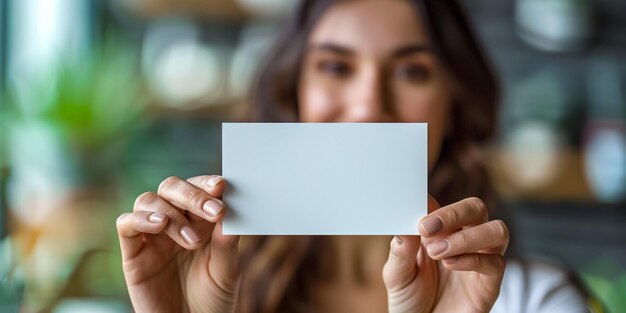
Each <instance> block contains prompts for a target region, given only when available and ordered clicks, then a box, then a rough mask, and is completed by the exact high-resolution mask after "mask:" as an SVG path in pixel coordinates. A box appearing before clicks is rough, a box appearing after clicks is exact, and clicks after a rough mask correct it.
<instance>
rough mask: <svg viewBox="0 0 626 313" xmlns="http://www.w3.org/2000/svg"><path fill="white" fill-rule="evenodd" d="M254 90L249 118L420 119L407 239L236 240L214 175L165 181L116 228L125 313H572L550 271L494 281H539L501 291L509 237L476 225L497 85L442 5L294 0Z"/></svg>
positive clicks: (572, 294)
mask: <svg viewBox="0 0 626 313" xmlns="http://www.w3.org/2000/svg"><path fill="white" fill-rule="evenodd" d="M258 82H259V84H258V86H257V91H256V93H255V99H253V103H254V111H255V113H254V116H255V118H256V119H257V120H262V121H293V120H297V121H302V122H428V123H429V132H428V135H429V142H428V144H429V147H428V151H429V156H428V157H429V167H430V173H431V176H430V179H429V181H430V186H429V189H430V194H431V195H432V197H431V199H430V201H429V212H430V214H429V215H428V216H426V217H425V218H424V219H423V220H422V221H421V222H420V224H419V225H416V227H419V228H420V233H421V234H422V236H421V238H420V237H418V236H396V237H393V238H391V237H374V236H372V237H361V236H354V237H352V236H337V237H331V236H328V237H307V236H302V237H287V236H274V237H246V238H243V239H242V240H241V243H240V242H239V238H238V237H237V236H225V235H222V234H221V233H222V225H221V222H220V221H221V220H222V219H223V216H224V214H226V209H225V204H224V203H223V202H222V201H221V200H220V197H221V195H222V193H223V192H224V189H225V188H227V182H226V181H225V180H224V179H223V178H222V177H220V176H217V175H205V176H197V177H192V178H189V179H187V180H183V179H180V178H177V177H170V178H167V179H165V180H164V181H163V182H162V183H161V184H160V186H159V188H158V191H157V192H156V193H153V192H147V193H144V194H142V195H141V196H139V197H138V198H137V201H136V202H135V205H134V209H133V213H125V214H123V215H121V216H120V217H119V218H118V222H117V227H118V232H119V235H120V245H121V248H122V257H123V267H124V274H125V277H126V282H127V284H128V291H129V294H130V297H131V301H132V303H133V306H134V307H135V309H136V311H137V312H219V313H222V312H385V311H389V312H489V311H490V310H492V309H493V311H497V312H542V310H549V312H559V311H558V310H562V311H563V312H582V311H584V304H583V301H582V299H581V297H580V295H579V294H578V293H577V292H576V290H575V288H574V287H572V286H571V285H569V284H568V283H567V280H566V279H565V277H564V276H563V274H562V273H561V272H559V271H558V270H556V269H552V268H548V267H537V266H533V267H522V266H520V265H519V264H517V263H515V265H514V267H513V270H514V271H516V272H511V274H510V275H509V274H507V275H506V276H511V275H513V276H514V275H515V274H516V273H518V274H519V273H522V274H524V275H525V273H527V272H528V273H531V274H532V275H535V276H537V275H539V276H545V277H549V278H551V279H552V280H550V282H551V283H550V284H547V285H546V284H543V285H541V286H542V289H540V290H538V291H534V287H535V285H536V284H535V283H534V281H533V280H532V279H528V277H535V276H532V275H531V276H528V277H527V276H524V275H522V276H521V277H526V278H525V279H517V280H515V279H514V281H513V282H512V283H510V284H509V283H507V281H506V280H505V283H504V284H503V277H505V260H504V258H503V255H504V253H505V251H506V249H507V246H508V243H509V233H508V230H507V226H506V225H505V224H504V223H503V222H502V221H500V220H491V221H490V220H489V216H488V210H487V209H486V207H487V206H486V205H485V203H490V201H488V200H489V197H490V189H489V184H488V181H487V175H486V170H485V168H484V165H483V164H482V163H481V158H480V153H479V152H478V147H479V145H480V144H481V143H482V142H483V141H485V140H486V139H488V138H489V137H490V136H491V135H492V133H493V132H494V124H495V113H494V110H495V105H496V101H497V99H498V92H497V91H498V90H497V89H498V88H497V83H496V79H495V78H494V76H493V75H492V73H491V72H490V70H489V68H488V66H487V62H486V60H485V59H484V56H483V54H482V52H481V51H480V49H479V47H478V44H477V43H476V40H475V39H474V36H473V35H472V33H471V32H470V30H469V26H468V24H467V21H466V19H465V17H464V15H463V14H462V11H461V10H460V8H459V7H458V5H457V4H456V3H455V2H454V1H451V0H422V1H419V0H417V1H408V0H393V1H384V0H353V1H330V0H324V1H320V0H317V1H315V0H313V1H303V2H302V3H301V4H300V6H299V7H298V8H297V10H296V11H295V12H294V14H293V16H292V20H290V21H289V23H288V25H287V27H286V28H285V32H284V34H283V35H282V37H281V38H280V40H279V41H278V43H277V45H276V47H275V49H274V51H273V53H272V54H271V57H270V59H269V61H268V63H267V66H266V67H265V69H264V70H263V71H262V73H261V76H260V77H259V80H258ZM372 182H373V183H377V182H376V176H375V174H373V175H372ZM378 183H380V182H378ZM321 196H323V195H321ZM435 199H436V200H435ZM437 201H439V203H442V204H446V206H443V207H440V206H439V204H438V202H437ZM226 205H227V204H226ZM389 213H390V214H392V213H393V212H389ZM509 271H510V270H507V273H509ZM528 288H530V291H528ZM501 289H502V295H501V296H500V297H499V295H500V293H501ZM564 297H565V298H564ZM555 299H556V300H555ZM563 299H566V301H563ZM533 301H534V302H533ZM496 302H497V303H496ZM494 305H495V306H494ZM559 306H561V307H559ZM555 310H556V311H555ZM493 311H492V312H493Z"/></svg>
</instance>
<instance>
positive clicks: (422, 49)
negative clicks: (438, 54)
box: [311, 42, 433, 58]
mask: <svg viewBox="0 0 626 313" xmlns="http://www.w3.org/2000/svg"><path fill="white" fill-rule="evenodd" d="M311 50H319V51H328V52H332V53H336V54H340V55H344V56H350V55H353V54H355V52H354V50H352V49H350V48H348V47H346V46H342V45H339V44H336V43H332V42H325V43H321V44H316V45H314V46H313V47H312V49H311ZM432 51H433V49H432V48H431V47H430V46H428V45H426V44H410V45H406V46H402V47H400V48H398V49H396V50H395V51H394V52H393V53H392V54H391V55H392V57H393V58H401V57H405V56H408V55H411V54H414V53H432Z"/></svg>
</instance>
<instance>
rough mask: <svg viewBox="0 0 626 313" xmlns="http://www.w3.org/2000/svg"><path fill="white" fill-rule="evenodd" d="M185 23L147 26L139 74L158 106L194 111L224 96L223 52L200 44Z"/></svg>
mask: <svg viewBox="0 0 626 313" xmlns="http://www.w3.org/2000/svg"><path fill="white" fill-rule="evenodd" d="M199 37H200V36H199V33H198V30H197V28H196V27H195V26H194V25H192V24H190V23H185V22H164V23H163V24H155V25H153V26H152V27H150V29H149V31H148V33H147V35H146V37H145V41H144V46H143V60H142V64H143V71H144V73H145V75H146V78H147V80H148V82H149V84H150V87H151V89H152V91H153V92H154V93H155V94H156V95H157V96H158V97H159V98H160V99H161V100H162V101H161V102H160V103H161V104H163V105H166V106H171V107H177V108H187V109H190V108H196V107H198V106H200V105H204V104H210V103H211V102H212V101H214V100H216V99H219V98H221V97H223V96H224V94H223V93H224V89H225V82H226V81H227V79H225V77H226V74H227V73H226V68H225V67H226V65H227V64H226V62H225V61H224V58H226V53H225V52H224V51H222V50H221V49H220V48H219V47H213V46H210V45H208V44H207V43H204V42H202V41H200V39H199Z"/></svg>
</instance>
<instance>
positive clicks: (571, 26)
mask: <svg viewBox="0 0 626 313" xmlns="http://www.w3.org/2000/svg"><path fill="white" fill-rule="evenodd" d="M515 19H516V21H517V27H518V33H519V35H520V37H521V38H522V39H523V40H524V41H526V42H527V43H529V44H530V45H532V46H535V47H537V48H540V49H544V50H548V51H575V50H579V49H581V48H583V47H584V46H585V45H586V44H587V42H588V41H589V39H590V37H591V35H592V31H593V28H592V26H593V21H592V7H591V3H590V2H589V1H588V0H558V1H546V0H517V2H516V5H515Z"/></svg>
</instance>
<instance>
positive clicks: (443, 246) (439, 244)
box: [426, 240, 448, 256]
mask: <svg viewBox="0 0 626 313" xmlns="http://www.w3.org/2000/svg"><path fill="white" fill-rule="evenodd" d="M426 249H427V250H428V254H429V255H430V256H436V255H439V254H441V253H442V252H444V251H446V250H447V249H448V242H447V241H445V240H438V241H435V242H433V243H431V244H430V245H428V247H427V248H426Z"/></svg>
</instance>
